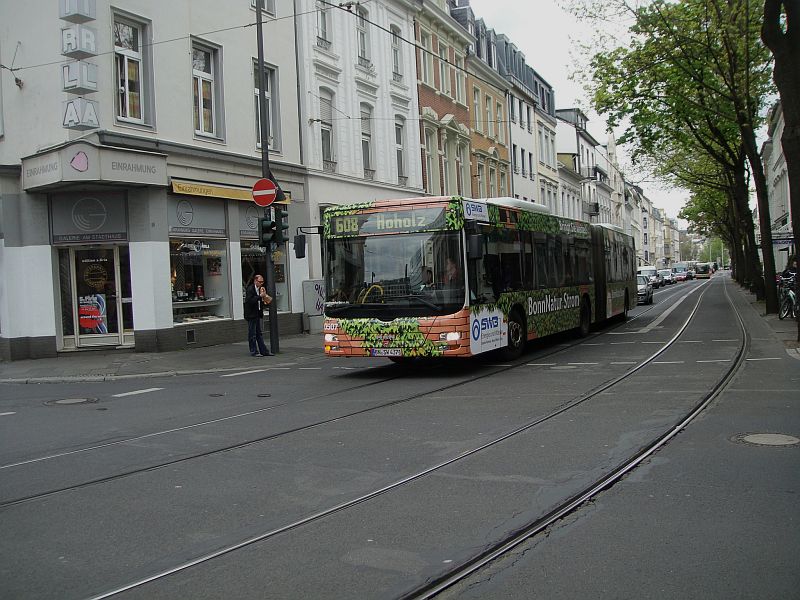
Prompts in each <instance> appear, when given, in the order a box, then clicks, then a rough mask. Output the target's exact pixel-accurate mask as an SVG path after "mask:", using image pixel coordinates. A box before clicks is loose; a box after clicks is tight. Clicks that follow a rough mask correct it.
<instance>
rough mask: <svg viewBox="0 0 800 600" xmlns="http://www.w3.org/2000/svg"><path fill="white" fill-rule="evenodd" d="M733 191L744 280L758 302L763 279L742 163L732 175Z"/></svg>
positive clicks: (762, 294)
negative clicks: (741, 248) (743, 243)
mask: <svg viewBox="0 0 800 600" xmlns="http://www.w3.org/2000/svg"><path fill="white" fill-rule="evenodd" d="M734 179H735V188H736V189H735V190H734V199H735V201H736V212H737V213H738V215H739V222H740V223H741V224H742V228H743V229H744V231H743V234H744V238H745V247H744V252H745V261H744V262H745V280H746V282H747V284H748V285H749V287H750V290H751V291H752V292H753V293H754V294H755V295H756V298H757V299H759V300H763V299H764V277H763V276H762V271H761V261H760V260H759V259H758V252H757V250H756V247H757V246H756V235H755V231H754V228H753V212H752V211H751V210H750V206H749V199H750V194H749V190H748V187H747V178H746V177H745V169H744V163H740V164H739V165H737V168H736V171H735V173H734Z"/></svg>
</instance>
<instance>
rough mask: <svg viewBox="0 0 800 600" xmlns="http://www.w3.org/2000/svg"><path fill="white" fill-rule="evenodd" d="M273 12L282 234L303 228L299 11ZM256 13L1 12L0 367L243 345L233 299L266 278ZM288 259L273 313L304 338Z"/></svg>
mask: <svg viewBox="0 0 800 600" xmlns="http://www.w3.org/2000/svg"><path fill="white" fill-rule="evenodd" d="M266 4H267V15H266V22H265V23H264V32H263V37H264V47H265V49H266V56H265V63H266V66H265V76H266V79H267V102H268V103H269V104H268V107H267V108H268V114H269V124H270V139H269V144H270V159H271V167H272V172H273V174H274V176H275V178H276V179H277V180H278V181H279V182H280V184H281V185H282V187H283V189H284V190H285V191H286V192H287V195H289V196H291V202H290V204H289V205H288V210H289V222H290V223H291V224H292V225H295V224H301V223H302V224H305V221H306V219H307V217H306V215H307V213H308V210H307V202H306V199H307V196H306V194H307V190H306V186H305V183H304V172H305V170H304V168H303V166H302V159H301V150H300V139H299V135H298V131H299V122H298V102H297V94H296V87H295V82H296V80H297V76H296V70H297V62H296V57H295V38H294V29H293V28H292V27H287V26H286V23H287V21H286V19H291V17H292V3H290V2H284V1H281V0H278V1H277V2H275V1H274V0H269V1H267V3H266ZM59 11H60V12H59ZM255 14H256V13H255V10H254V7H253V5H252V4H251V2H250V1H244V2H235V3H228V4H226V6H225V10H220V5H219V3H218V2H213V1H211V0H172V1H171V2H167V3H165V2H157V1H156V0H121V1H119V2H114V3H110V2H108V1H107V0H96V2H95V1H92V2H84V1H82V0H81V1H79V0H69V1H63V2H58V3H56V2H47V3H16V2H15V3H11V2H4V3H2V4H0V59H2V62H3V64H6V63H9V64H12V65H13V67H14V68H15V69H17V70H15V71H14V72H13V74H12V73H11V72H9V71H8V70H3V71H2V73H1V74H0V99H1V100H0V122H2V123H3V128H2V129H1V130H0V229H1V230H2V240H1V241H0V353H1V354H2V356H4V357H6V358H25V357H36V356H52V355H55V354H56V352H57V351H61V350H69V349H81V348H90V347H95V346H107V347H135V348H136V349H137V350H164V349H172V348H181V347H186V346H191V345H198V346H201V345H207V344H213V343H219V342H221V341H230V340H234V339H238V340H244V339H245V338H246V333H245V332H246V327H245V326H244V325H245V322H244V320H243V305H242V291H243V286H244V284H245V283H247V281H248V280H250V279H251V278H252V276H253V274H254V273H255V272H262V273H263V271H264V268H265V264H266V257H265V255H264V253H263V251H262V250H260V249H259V248H258V247H257V238H258V235H259V233H258V217H259V216H260V215H261V214H262V211H261V210H260V209H258V208H257V207H255V205H254V204H253V202H252V199H251V193H250V189H251V187H252V185H253V183H254V182H255V181H256V180H257V179H258V178H259V177H260V175H261V153H260V140H259V134H258V132H259V128H258V119H259V116H258V110H257V106H258V94H257V91H256V84H255V81H256V79H257V73H258V68H257V61H256V57H257V40H256V28H255V27H253V26H252V25H253V23H255ZM279 19H280V20H279ZM289 22H290V21H289ZM289 250H290V245H282V246H281V247H280V248H279V250H278V252H276V253H275V256H274V258H275V262H276V281H277V286H276V289H277V294H276V302H277V303H278V310H279V313H280V325H281V328H282V329H283V330H289V331H299V329H300V313H301V312H302V298H301V293H300V283H301V281H302V280H303V279H306V278H307V276H308V275H307V268H306V265H305V263H304V262H302V261H295V260H293V259H292V258H291V256H292V255H291V253H290V252H289ZM32 315H35V316H34V317H33V318H32Z"/></svg>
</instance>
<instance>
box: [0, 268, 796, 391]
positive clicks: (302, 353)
mask: <svg viewBox="0 0 800 600" xmlns="http://www.w3.org/2000/svg"><path fill="white" fill-rule="evenodd" d="M730 289H731V290H734V291H735V292H736V293H739V294H742V295H743V296H744V297H745V298H746V300H747V301H748V303H749V304H750V306H751V307H752V308H753V310H754V311H755V312H756V313H757V314H758V315H759V316H761V318H762V319H764V321H765V323H767V325H769V328H770V329H771V330H772V331H773V333H774V334H775V337H776V339H778V340H780V341H781V342H782V343H783V346H784V347H785V348H786V352H787V354H788V355H789V356H791V357H792V358H795V359H797V360H800V344H798V342H797V323H796V322H795V321H794V320H792V319H785V320H783V321H781V320H780V319H778V315H767V314H766V309H765V306H764V302H763V301H758V300H756V298H755V296H754V295H753V294H751V293H749V292H748V291H746V290H744V289H742V288H740V287H739V286H738V285H737V284H735V283H732V285H731V287H730ZM322 345H323V344H322V334H321V333H317V334H303V335H291V336H285V337H282V338H281V340H280V348H281V351H280V354H279V355H278V356H276V357H268V358H261V359H258V358H252V357H251V356H250V355H249V353H248V349H247V342H246V341H242V342H237V343H234V344H222V345H219V346H207V347H203V348H196V349H192V350H178V351H175V352H133V351H126V350H122V351H120V350H92V351H85V352H64V353H61V354H60V355H59V356H58V357H56V358H40V359H35V360H18V361H12V362H0V383H59V382H79V381H106V380H113V379H126V378H137V377H139V378H144V377H165V376H171V375H192V374H198V373H216V372H224V371H236V370H240V369H247V368H250V367H253V366H254V365H258V366H259V367H263V366H265V365H278V364H282V363H286V362H297V361H307V360H311V359H314V358H318V359H323V358H324V355H323V351H322Z"/></svg>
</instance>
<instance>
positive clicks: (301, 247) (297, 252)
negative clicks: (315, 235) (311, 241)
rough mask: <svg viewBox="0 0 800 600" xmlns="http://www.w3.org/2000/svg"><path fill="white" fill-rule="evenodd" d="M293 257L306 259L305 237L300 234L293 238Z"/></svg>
mask: <svg viewBox="0 0 800 600" xmlns="http://www.w3.org/2000/svg"><path fill="white" fill-rule="evenodd" d="M294 257H295V258H305V257H306V236H305V235H303V234H302V233H298V234H297V235H296V236H294Z"/></svg>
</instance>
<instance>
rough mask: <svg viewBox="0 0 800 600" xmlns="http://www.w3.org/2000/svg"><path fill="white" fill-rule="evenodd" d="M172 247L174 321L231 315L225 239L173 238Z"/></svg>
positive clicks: (171, 279)
mask: <svg viewBox="0 0 800 600" xmlns="http://www.w3.org/2000/svg"><path fill="white" fill-rule="evenodd" d="M169 247H170V248H169V249H170V252H169V266H170V281H171V283H172V313H173V320H174V322H175V323H194V322H198V321H210V320H215V319H221V318H228V317H230V309H229V302H228V290H229V289H230V287H229V283H228V282H229V277H230V275H229V270H228V253H227V250H226V242H225V240H209V239H205V240H197V239H182V238H170V241H169Z"/></svg>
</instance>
